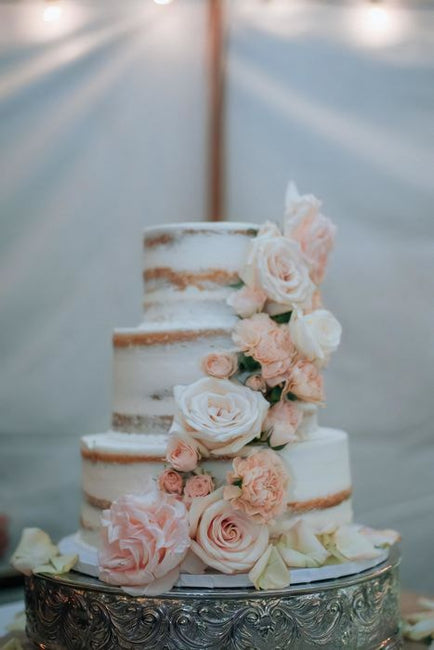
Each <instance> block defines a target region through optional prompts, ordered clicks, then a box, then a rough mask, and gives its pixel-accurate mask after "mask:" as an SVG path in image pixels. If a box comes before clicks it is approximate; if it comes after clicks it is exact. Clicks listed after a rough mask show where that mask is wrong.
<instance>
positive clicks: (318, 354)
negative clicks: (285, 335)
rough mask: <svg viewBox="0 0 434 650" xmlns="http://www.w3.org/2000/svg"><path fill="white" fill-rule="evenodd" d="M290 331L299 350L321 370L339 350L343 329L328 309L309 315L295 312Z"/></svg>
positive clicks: (317, 310)
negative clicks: (333, 353)
mask: <svg viewBox="0 0 434 650" xmlns="http://www.w3.org/2000/svg"><path fill="white" fill-rule="evenodd" d="M289 331H290V332H291V337H292V340H293V341H294V345H295V347H296V348H297V350H298V351H299V352H300V353H301V354H302V355H303V356H304V357H305V358H306V359H308V360H309V361H313V362H314V363H315V364H316V365H317V366H318V367H319V368H321V367H323V366H325V365H326V364H327V363H328V361H329V360H330V356H331V354H332V352H334V351H335V350H336V349H337V348H338V346H339V343H340V340H341V334H342V327H341V325H340V323H339V321H338V320H337V319H336V318H335V317H334V316H333V314H332V313H331V312H329V311H328V310H327V309H316V310H315V311H312V312H311V313H309V314H301V313H297V312H294V313H293V314H292V317H291V320H290V322H289Z"/></svg>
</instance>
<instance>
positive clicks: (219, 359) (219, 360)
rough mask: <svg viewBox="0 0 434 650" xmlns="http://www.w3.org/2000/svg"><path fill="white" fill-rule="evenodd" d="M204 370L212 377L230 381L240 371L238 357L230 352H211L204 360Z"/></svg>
mask: <svg viewBox="0 0 434 650" xmlns="http://www.w3.org/2000/svg"><path fill="white" fill-rule="evenodd" d="M202 370H203V371H204V373H205V374H206V375H209V376H210V377H217V378H218V379H229V377H231V376H232V375H233V374H234V373H235V372H236V371H237V370H238V357H237V355H236V354H232V353H230V352H220V353H217V352H211V354H207V356H206V357H204V358H203V359H202Z"/></svg>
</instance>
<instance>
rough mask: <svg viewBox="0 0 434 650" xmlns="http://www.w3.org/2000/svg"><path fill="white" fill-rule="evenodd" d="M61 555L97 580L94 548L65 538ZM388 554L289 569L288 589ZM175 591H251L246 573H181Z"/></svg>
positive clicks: (370, 564)
mask: <svg viewBox="0 0 434 650" xmlns="http://www.w3.org/2000/svg"><path fill="white" fill-rule="evenodd" d="M58 546H59V549H60V552H61V553H63V554H65V555H69V554H73V555H75V554H77V555H78V557H79V560H78V562H77V564H76V565H75V567H74V570H75V571H79V572H80V573H84V574H85V575H88V576H92V577H94V578H97V577H98V551H97V550H96V548H95V547H94V546H91V545H90V544H86V542H83V541H82V540H81V539H80V535H79V533H75V534H74V535H69V536H68V537H64V538H63V539H62V540H61V541H60V542H59V545H58ZM388 555H389V551H388V550H387V549H385V550H384V551H381V554H380V555H379V556H378V557H376V558H374V559H371V560H363V561H361V562H344V563H342V564H328V565H326V566H322V567H319V568H317V569H291V585H297V584H303V583H309V582H317V581H319V580H331V579H334V578H342V577H343V576H350V575H354V574H355V573H360V572H361V571H366V570H367V569H371V568H372V567H374V566H377V565H378V564H381V562H384V560H386V559H387V557H388ZM175 587H188V588H195V589H240V588H245V587H252V583H251V582H250V580H249V578H248V575H247V574H245V573H240V574H235V575H226V574H223V573H210V572H206V573H204V574H198V575H191V574H188V573H182V574H181V575H180V576H179V580H178V582H177V583H176V585H175Z"/></svg>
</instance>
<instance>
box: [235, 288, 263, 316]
mask: <svg viewBox="0 0 434 650" xmlns="http://www.w3.org/2000/svg"><path fill="white" fill-rule="evenodd" d="M266 300H267V295H266V294H265V293H264V291H261V290H260V289H252V288H251V287H247V286H244V287H243V288H242V289H239V290H238V291H234V292H233V293H231V295H230V296H229V298H228V299H227V301H226V302H227V303H228V305H229V306H230V307H232V308H233V310H234V311H235V313H236V314H238V316H241V318H248V317H249V316H253V314H256V313H257V312H260V311H262V309H263V307H264V305H265V301H266Z"/></svg>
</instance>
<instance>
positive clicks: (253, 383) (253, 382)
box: [245, 375, 267, 393]
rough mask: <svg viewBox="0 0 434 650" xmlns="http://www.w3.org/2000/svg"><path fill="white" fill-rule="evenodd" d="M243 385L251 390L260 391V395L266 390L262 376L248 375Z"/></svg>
mask: <svg viewBox="0 0 434 650" xmlns="http://www.w3.org/2000/svg"><path fill="white" fill-rule="evenodd" d="M245 385H246V386H248V388H251V389H252V390H260V391H261V393H265V392H266V390H267V384H266V383H265V379H264V378H263V377H262V375H250V376H249V377H247V379H246V383H245Z"/></svg>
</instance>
